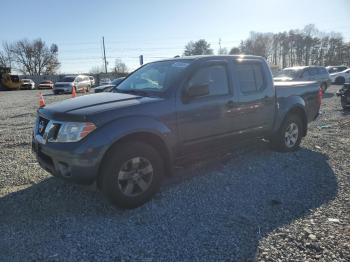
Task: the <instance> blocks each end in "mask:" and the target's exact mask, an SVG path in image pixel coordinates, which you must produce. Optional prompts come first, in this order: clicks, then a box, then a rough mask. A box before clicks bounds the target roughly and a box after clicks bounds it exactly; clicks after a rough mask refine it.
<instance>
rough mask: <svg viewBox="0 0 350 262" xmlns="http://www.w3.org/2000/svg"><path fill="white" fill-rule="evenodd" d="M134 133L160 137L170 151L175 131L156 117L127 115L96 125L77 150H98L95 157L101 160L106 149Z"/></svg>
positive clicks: (173, 142)
mask: <svg viewBox="0 0 350 262" xmlns="http://www.w3.org/2000/svg"><path fill="white" fill-rule="evenodd" d="M135 133H150V134H153V135H156V136H157V137H158V138H160V139H161V140H162V141H163V142H164V144H165V145H166V147H167V148H168V150H169V153H172V150H171V149H172V148H173V146H174V145H175V141H176V137H175V134H176V132H175V131H173V130H171V128H170V127H168V126H166V125H165V124H164V123H162V122H160V121H159V120H157V119H154V118H152V117H147V116H134V117H131V116H128V117H125V118H119V119H116V120H113V121H111V122H109V123H107V124H105V125H103V126H100V127H98V128H97V129H96V130H95V131H94V132H92V133H91V134H89V135H88V137H86V138H85V139H84V140H83V141H82V143H81V146H80V147H79V149H78V151H80V152H88V151H90V152H91V151H94V152H98V154H96V157H97V158H98V160H102V158H103V156H104V154H105V153H106V152H107V150H108V149H109V148H110V147H111V145H113V144H114V143H115V142H117V141H118V140H120V139H122V138H123V137H125V136H127V135H131V134H135Z"/></svg>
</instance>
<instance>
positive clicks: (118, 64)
mask: <svg viewBox="0 0 350 262" xmlns="http://www.w3.org/2000/svg"><path fill="white" fill-rule="evenodd" d="M114 72H115V73H116V74H120V75H123V74H127V73H128V67H127V66H126V64H125V63H124V62H123V61H122V60H121V59H116V60H115V64H114Z"/></svg>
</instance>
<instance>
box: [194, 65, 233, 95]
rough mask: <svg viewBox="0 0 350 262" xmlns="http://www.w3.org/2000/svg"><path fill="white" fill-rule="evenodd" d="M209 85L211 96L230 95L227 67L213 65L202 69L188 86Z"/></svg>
mask: <svg viewBox="0 0 350 262" xmlns="http://www.w3.org/2000/svg"><path fill="white" fill-rule="evenodd" d="M206 84H207V85H208V86H209V95H210V96H213V95H225V94H228V93H229V85H228V78H227V72H226V67H225V66H224V65H212V66H207V67H203V68H200V69H199V70H198V71H197V72H195V73H194V75H193V76H192V77H191V79H190V80H189V82H188V86H195V85H206Z"/></svg>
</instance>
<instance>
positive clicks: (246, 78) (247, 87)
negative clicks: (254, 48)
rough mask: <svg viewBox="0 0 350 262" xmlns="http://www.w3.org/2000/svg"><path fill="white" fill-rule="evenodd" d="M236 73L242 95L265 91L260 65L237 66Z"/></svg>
mask: <svg viewBox="0 0 350 262" xmlns="http://www.w3.org/2000/svg"><path fill="white" fill-rule="evenodd" d="M237 71H238V79H239V86H240V89H241V92H242V93H243V94H251V93H257V92H261V91H263V90H264V89H265V87H266V85H265V81H264V76H263V72H262V68H261V65H260V64H258V63H246V64H238V65H237Z"/></svg>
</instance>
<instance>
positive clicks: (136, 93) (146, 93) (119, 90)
mask: <svg viewBox="0 0 350 262" xmlns="http://www.w3.org/2000/svg"><path fill="white" fill-rule="evenodd" d="M115 91H116V92H117V93H124V94H133V95H140V96H150V94H149V92H146V91H144V90H140V89H130V90H121V89H118V88H115Z"/></svg>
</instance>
